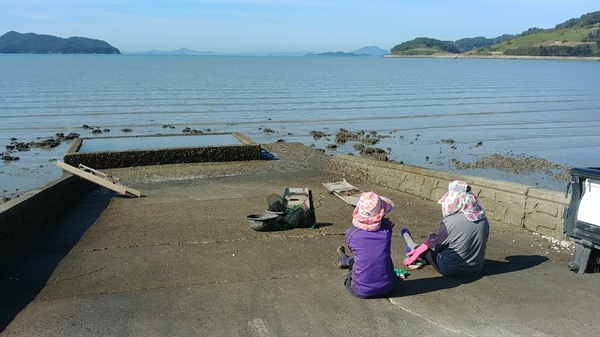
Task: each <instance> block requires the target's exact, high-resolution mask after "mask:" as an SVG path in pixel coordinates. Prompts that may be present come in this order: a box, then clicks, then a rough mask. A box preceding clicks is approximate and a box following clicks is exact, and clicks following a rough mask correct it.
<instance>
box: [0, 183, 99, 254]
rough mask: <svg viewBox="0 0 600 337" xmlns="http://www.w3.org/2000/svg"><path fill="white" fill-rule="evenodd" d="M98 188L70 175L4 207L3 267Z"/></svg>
mask: <svg viewBox="0 0 600 337" xmlns="http://www.w3.org/2000/svg"><path fill="white" fill-rule="evenodd" d="M96 187H97V185H95V184H92V183H90V182H87V181H85V180H83V179H81V178H79V177H75V176H72V175H70V174H67V175H63V176H62V177H61V178H59V179H57V180H55V181H54V182H52V183H50V184H48V185H46V186H44V187H42V188H41V189H37V190H33V191H29V192H27V193H25V194H23V195H21V196H20V197H18V198H15V199H13V200H10V201H9V202H7V203H5V204H2V205H0V266H1V265H2V264H4V263H5V262H6V261H8V260H9V259H10V258H11V257H13V256H15V255H17V254H20V253H21V252H23V251H25V250H26V249H27V248H28V247H29V245H30V244H31V242H32V241H33V240H34V239H35V238H36V237H37V236H38V234H39V233H40V232H41V231H42V230H43V229H44V228H45V227H46V226H48V225H50V224H51V223H52V222H53V221H55V220H56V219H58V218H59V217H60V216H62V215H64V214H65V213H66V212H67V211H69V210H70V209H71V207H73V205H75V204H77V202H79V200H80V199H81V198H83V197H84V196H85V195H87V194H88V193H89V192H91V191H92V190H93V189H94V188H96Z"/></svg>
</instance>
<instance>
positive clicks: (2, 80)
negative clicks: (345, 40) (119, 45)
mask: <svg viewBox="0 0 600 337" xmlns="http://www.w3.org/2000/svg"><path fill="white" fill-rule="evenodd" d="M84 126H85V127H84ZM186 128H187V129H188V130H189V129H196V130H200V131H203V132H219V133H228V132H240V133H242V134H244V135H246V136H248V137H249V138H251V139H252V140H254V141H255V142H257V143H271V142H275V141H278V140H284V141H288V142H301V143H304V144H306V145H312V146H315V147H317V148H321V149H324V150H326V152H327V153H329V154H336V153H356V150H355V149H354V148H353V146H352V145H353V143H347V144H338V146H337V148H334V149H332V148H329V147H328V146H327V145H330V144H333V143H335V133H336V132H337V131H338V130H340V129H341V128H343V129H346V130H349V131H353V132H355V131H359V130H364V131H365V132H367V133H369V132H371V131H373V132H376V133H377V134H378V135H380V136H384V138H382V139H381V141H380V142H379V143H378V144H376V145H374V146H376V147H379V148H382V149H385V150H386V151H387V152H388V158H389V159H390V160H394V161H402V162H404V163H406V164H409V165H415V166H420V167H426V168H433V169H440V170H447V171H456V172H458V173H461V174H476V175H482V176H488V177H492V178H495V179H503V180H509V181H515V182H519V183H524V184H529V185H537V186H541V187H545V188H550V189H556V190H563V189H564V187H565V186H564V182H560V183H559V184H557V183H556V182H554V181H552V179H548V178H547V177H545V176H541V175H537V174H513V173H509V172H501V171H497V170H466V171H460V170H457V168H456V167H455V166H454V165H453V159H456V160H459V161H462V162H470V161H474V160H476V159H477V158H481V157H482V156H486V155H489V154H492V153H504V154H513V155H514V154H524V155H527V156H536V157H540V158H543V159H546V160H549V161H551V162H554V163H557V164H561V165H567V166H571V167H585V166H598V165H599V163H600V62H594V61H566V60H504V59H502V60H498V59H496V60H491V59H436V58H375V57H360V58H359V57H355V58H349V57H237V56H235V57H234V56H175V55H162V56H161V55H8V54H2V55H0V145H1V146H6V145H8V144H10V142H11V138H16V139H17V141H23V142H30V141H37V140H38V138H42V139H43V138H45V137H52V136H54V135H55V134H56V133H64V134H68V133H79V134H80V136H81V137H107V136H109V137H115V136H126V135H127V136H134V135H136V136H137V135H155V134H173V135H175V134H182V133H183V132H184V131H185V130H186ZM93 130H100V131H102V133H100V134H95V133H92V131H93ZM313 130H314V131H322V132H324V133H325V134H326V135H327V136H326V137H323V138H320V139H314V138H313V137H312V136H311V135H310V132H311V131H313ZM96 132H98V131H96ZM449 140H452V141H453V142H454V143H452V144H450V143H449ZM68 146H69V144H68V143H67V142H64V143H63V144H61V145H60V146H58V147H56V148H54V149H52V150H45V149H36V148H33V149H31V150H30V151H27V152H15V153H13V154H12V155H13V156H18V157H19V158H20V159H19V160H17V161H6V162H0V183H1V190H2V193H3V194H7V193H8V194H10V193H15V192H17V193H19V192H24V191H26V190H29V189H32V188H37V187H40V186H42V185H45V184H46V183H48V182H50V181H52V180H54V179H56V178H58V177H60V175H61V174H62V172H61V170H60V169H58V168H57V167H56V165H55V161H56V160H57V159H58V160H60V159H62V156H63V155H64V154H65V152H66V150H67V148H68Z"/></svg>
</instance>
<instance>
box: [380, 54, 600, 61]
mask: <svg viewBox="0 0 600 337" xmlns="http://www.w3.org/2000/svg"><path fill="white" fill-rule="evenodd" d="M383 57H384V58H446V59H498V60H500V59H505V60H567V61H600V57H599V56H594V57H575V56H517V55H462V54H459V55H457V54H432V55H391V54H389V55H384V56H383Z"/></svg>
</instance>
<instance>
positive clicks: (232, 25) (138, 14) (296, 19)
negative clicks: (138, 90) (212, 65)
mask: <svg viewBox="0 0 600 337" xmlns="http://www.w3.org/2000/svg"><path fill="white" fill-rule="evenodd" d="M599 10H600V0H386V1H383V0H370V1H369V0H361V1H358V0H295V1H294V0H289V1H275V0H273V1H266V0H265V1H253V0H246V1H243V0H240V1H226V0H225V1H201V0H171V1H166V0H128V1H116V0H37V1H33V0H0V35H1V34H4V33H6V32H9V31H16V32H19V33H36V34H47V35H54V36H58V37H62V38H68V37H72V36H82V37H88V38H92V39H98V40H103V41H106V42H107V43H109V44H110V45H112V46H113V47H116V48H118V49H119V50H120V51H121V52H141V51H149V50H153V49H157V50H177V49H180V48H183V47H185V48H188V49H191V50H196V51H213V52H222V53H248V52H274V51H277V52H328V51H344V52H350V51H354V50H357V49H359V48H362V47H365V46H377V47H379V48H382V49H387V50H389V49H391V48H393V47H394V46H396V45H398V44H400V43H402V42H405V41H409V40H412V39H414V38H417V37H429V38H435V39H439V40H444V41H456V40H458V39H461V38H467V37H477V36H484V37H487V38H494V37H498V36H500V35H503V34H519V33H522V32H523V31H525V30H527V29H529V28H533V27H537V28H553V27H554V26H556V25H557V24H559V23H562V22H565V21H567V20H569V19H572V18H579V17H580V16H581V15H583V14H587V13H590V12H595V11H599Z"/></svg>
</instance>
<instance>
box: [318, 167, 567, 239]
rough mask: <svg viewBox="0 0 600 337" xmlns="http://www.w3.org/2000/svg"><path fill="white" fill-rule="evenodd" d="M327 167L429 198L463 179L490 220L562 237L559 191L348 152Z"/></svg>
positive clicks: (562, 198) (434, 198)
mask: <svg viewBox="0 0 600 337" xmlns="http://www.w3.org/2000/svg"><path fill="white" fill-rule="evenodd" d="M327 169H328V170H330V171H333V172H337V173H340V174H342V175H343V176H346V177H351V178H353V179H357V180H360V181H366V182H369V183H375V184H379V185H382V186H385V187H388V188H392V189H395V190H398V191H401V192H405V193H409V194H413V195H416V196H419V197H421V198H424V199H427V200H432V201H437V200H439V198H441V197H442V196H443V195H444V193H446V191H447V189H448V182H450V181H452V180H457V179H460V180H464V181H466V182H467V183H468V184H469V185H470V186H471V189H472V191H473V193H475V195H477V197H478V198H479V202H480V204H481V205H482V206H483V208H484V209H485V211H486V213H487V216H488V218H489V219H490V220H493V221H497V222H501V223H503V224H507V225H510V226H514V227H518V228H527V229H529V230H531V231H535V232H538V233H540V234H544V235H550V236H552V237H554V238H557V239H563V238H564V234H563V220H562V219H563V210H564V208H565V207H566V206H568V204H569V201H570V200H569V198H566V197H565V194H564V193H561V192H556V191H550V190H545V189H540V188H536V187H531V186H526V185H521V184H516V183H510V182H504V181H496V180H492V179H486V178H481V177H474V176H465V175H459V174H455V173H451V172H444V171H436V170H430V169H425V168H420V167H416V166H410V165H403V164H398V163H392V162H384V161H379V160H373V159H367V158H361V157H354V156H350V155H336V156H334V158H333V159H332V160H331V161H330V162H329V163H328V165H327Z"/></svg>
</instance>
